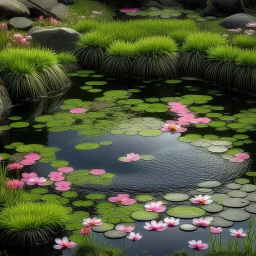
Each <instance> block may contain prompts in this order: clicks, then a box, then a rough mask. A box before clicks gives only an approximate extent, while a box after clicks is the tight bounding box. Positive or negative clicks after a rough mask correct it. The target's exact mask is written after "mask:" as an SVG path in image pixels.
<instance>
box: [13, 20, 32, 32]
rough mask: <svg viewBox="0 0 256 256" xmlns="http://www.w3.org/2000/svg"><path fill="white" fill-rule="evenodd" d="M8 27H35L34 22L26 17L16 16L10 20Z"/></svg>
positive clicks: (28, 28)
mask: <svg viewBox="0 0 256 256" xmlns="http://www.w3.org/2000/svg"><path fill="white" fill-rule="evenodd" d="M8 27H10V28H14V29H21V30H25V31H28V30H30V29H31V28H32V27H33V22H32V21H31V20H29V19H28V18H25V17H15V18H12V19H10V20H9V21H8Z"/></svg>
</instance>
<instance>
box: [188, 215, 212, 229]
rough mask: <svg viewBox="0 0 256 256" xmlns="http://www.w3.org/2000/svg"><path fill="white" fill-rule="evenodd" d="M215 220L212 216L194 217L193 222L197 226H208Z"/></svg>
mask: <svg viewBox="0 0 256 256" xmlns="http://www.w3.org/2000/svg"><path fill="white" fill-rule="evenodd" d="M212 221H213V218H212V217H206V218H199V219H193V221H192V224H193V225H195V226H197V227H208V226H209V225H210V224H211V222H212Z"/></svg>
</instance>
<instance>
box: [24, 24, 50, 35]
mask: <svg viewBox="0 0 256 256" xmlns="http://www.w3.org/2000/svg"><path fill="white" fill-rule="evenodd" d="M43 29H47V27H40V26H35V27H33V28H31V29H30V30H29V31H28V32H27V35H28V36H30V35H31V34H32V33H33V32H36V31H39V30H43Z"/></svg>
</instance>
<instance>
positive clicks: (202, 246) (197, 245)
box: [188, 240, 208, 251]
mask: <svg viewBox="0 0 256 256" xmlns="http://www.w3.org/2000/svg"><path fill="white" fill-rule="evenodd" d="M188 247H190V248H192V249H195V250H198V251H200V250H206V249H207V248H208V244H206V243H203V242H202V240H198V241H195V240H191V241H188Z"/></svg>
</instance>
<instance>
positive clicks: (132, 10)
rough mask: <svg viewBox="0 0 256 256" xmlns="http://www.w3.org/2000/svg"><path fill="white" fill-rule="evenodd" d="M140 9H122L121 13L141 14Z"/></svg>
mask: <svg viewBox="0 0 256 256" xmlns="http://www.w3.org/2000/svg"><path fill="white" fill-rule="evenodd" d="M139 11H140V9H139V8H122V9H120V12H124V13H127V12H139Z"/></svg>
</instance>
